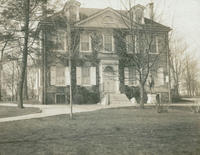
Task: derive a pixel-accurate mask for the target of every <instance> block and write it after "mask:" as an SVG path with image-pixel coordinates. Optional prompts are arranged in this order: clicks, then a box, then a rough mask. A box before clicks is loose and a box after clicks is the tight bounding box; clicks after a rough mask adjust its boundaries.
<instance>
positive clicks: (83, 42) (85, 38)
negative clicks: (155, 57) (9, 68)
mask: <svg viewBox="0 0 200 155" xmlns="http://www.w3.org/2000/svg"><path fill="white" fill-rule="evenodd" d="M80 50H81V52H91V51H92V49H91V37H90V35H89V34H88V33H82V34H81V35H80Z"/></svg>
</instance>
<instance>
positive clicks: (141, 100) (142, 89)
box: [140, 83, 144, 109]
mask: <svg viewBox="0 0 200 155" xmlns="http://www.w3.org/2000/svg"><path fill="white" fill-rule="evenodd" d="M140 108H141V109H144V84H142V83H140Z"/></svg>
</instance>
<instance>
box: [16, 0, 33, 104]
mask: <svg viewBox="0 0 200 155" xmlns="http://www.w3.org/2000/svg"><path fill="white" fill-rule="evenodd" d="M24 6H25V10H24V14H25V27H24V31H25V35H24V47H23V56H22V64H21V75H20V80H19V101H18V107H19V108H23V86H24V79H25V72H26V68H27V56H28V39H29V11H30V10H29V9H30V8H29V7H30V0H24Z"/></svg>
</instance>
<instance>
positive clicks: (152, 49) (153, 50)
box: [149, 36, 158, 54]
mask: <svg viewBox="0 0 200 155" xmlns="http://www.w3.org/2000/svg"><path fill="white" fill-rule="evenodd" d="M156 43H157V41H156V36H152V37H151V39H150V43H149V44H150V51H149V52H150V53H152V54H157V53H158V51H157V47H156Z"/></svg>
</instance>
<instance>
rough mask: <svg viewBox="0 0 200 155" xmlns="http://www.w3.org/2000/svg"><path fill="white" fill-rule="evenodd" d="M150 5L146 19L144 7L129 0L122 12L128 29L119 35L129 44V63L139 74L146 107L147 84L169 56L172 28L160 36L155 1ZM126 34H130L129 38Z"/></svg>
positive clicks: (142, 99)
mask: <svg viewBox="0 0 200 155" xmlns="http://www.w3.org/2000/svg"><path fill="white" fill-rule="evenodd" d="M149 7H150V19H149V20H148V21H144V20H145V19H144V18H143V16H144V13H143V11H144V8H143V7H142V6H139V9H137V8H135V7H132V3H131V1H130V0H128V7H126V13H124V12H121V18H122V20H123V21H124V23H125V25H126V26H127V29H126V31H125V32H123V33H122V34H123V35H120V36H119V37H121V38H123V39H122V40H123V41H124V42H125V44H126V46H127V52H129V54H128V57H129V60H128V61H129V62H128V64H129V66H132V67H134V68H135V69H136V74H137V75H138V76H137V80H138V81H139V88H140V106H141V108H144V93H145V85H146V83H147V81H148V80H147V79H148V77H149V74H152V75H153V74H155V72H156V71H157V69H158V67H159V65H160V63H161V61H160V60H161V59H162V57H164V58H167V57H166V56H167V50H168V32H169V30H170V29H167V30H165V31H163V32H162V33H161V35H160V36H158V34H160V33H158V32H157V30H156V29H155V27H154V24H155V23H154V16H155V14H154V12H153V3H151V4H150V6H149ZM145 22H146V23H145ZM161 31H162V30H161ZM126 36H129V38H128V40H127V38H126ZM156 37H157V38H156ZM156 43H159V45H156ZM156 51H157V52H156ZM126 56H127V55H126ZM164 62H165V63H167V59H164ZM129 80H135V79H129ZM163 80H164V79H163Z"/></svg>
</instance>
